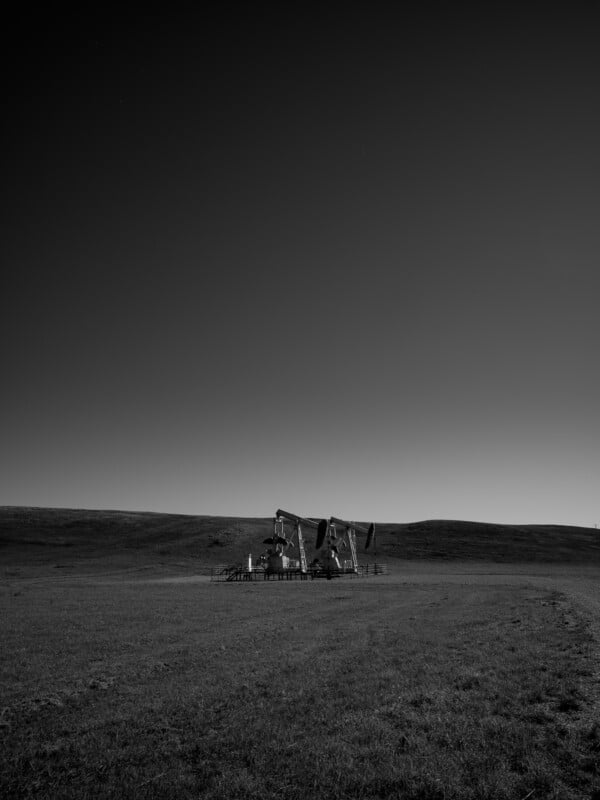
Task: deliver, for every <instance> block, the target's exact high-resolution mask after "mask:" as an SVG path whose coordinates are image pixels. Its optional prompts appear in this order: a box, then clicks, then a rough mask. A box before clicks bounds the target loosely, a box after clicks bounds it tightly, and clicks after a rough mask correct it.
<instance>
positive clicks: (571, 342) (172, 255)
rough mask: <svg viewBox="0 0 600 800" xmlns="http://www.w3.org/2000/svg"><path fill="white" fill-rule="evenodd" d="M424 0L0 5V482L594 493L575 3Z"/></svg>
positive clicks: (569, 503)
mask: <svg viewBox="0 0 600 800" xmlns="http://www.w3.org/2000/svg"><path fill="white" fill-rule="evenodd" d="M425 5H426V4H414V6H411V4H402V9H403V10H402V11H396V12H395V13H393V14H392V13H391V12H390V13H388V14H386V13H384V12H383V11H382V10H381V9H379V10H374V8H373V6H372V5H368V4H365V5H364V6H363V8H362V10H360V9H359V10H356V11H354V12H351V11H350V10H347V11H344V13H343V15H342V16H334V15H330V16H327V14H325V13H323V12H322V11H321V12H319V13H318V14H315V15H314V16H310V15H309V14H308V13H307V12H304V16H302V15H300V14H299V13H298V11H297V9H296V10H293V9H292V8H291V7H289V6H286V7H285V8H286V11H285V12H273V11H272V10H270V11H268V12H267V11H266V10H265V9H263V10H260V9H257V8H256V7H254V8H253V9H252V10H251V11H246V12H244V14H243V16H240V15H239V14H237V12H236V13H234V12H233V10H232V11H231V14H230V16H226V15H225V13H223V14H221V15H217V14H212V15H204V16H198V17H195V18H191V17H188V18H186V17H179V18H177V17H175V16H173V17H170V18H168V19H165V18H162V17H150V16H148V17H138V18H125V17H119V18H114V19H110V18H108V17H104V16H102V14H101V12H98V13H97V15H96V16H95V17H94V16H90V15H88V16H83V15H80V16H78V17H62V18H61V17H55V16H54V17H51V16H50V14H49V12H48V15H47V17H45V18H37V19H34V18H32V17H31V16H29V17H28V18H27V19H23V20H21V21H16V22H15V23H13V24H14V27H13V28H12V29H10V28H9V29H8V30H7V31H6V32H5V37H6V39H7V42H6V48H5V50H6V53H5V59H6V65H5V69H4V82H5V96H6V103H5V113H6V117H5V120H6V121H5V126H4V128H5V138H6V143H5V146H4V156H5V169H4V181H3V183H4V189H5V191H4V196H5V214H4V219H5V224H4V226H3V228H4V232H3V236H2V243H1V248H2V250H1V252H2V261H3V264H4V267H5V269H4V270H3V274H4V278H3V291H2V296H3V300H4V302H3V312H2V321H1V325H2V345H3V353H4V355H3V367H2V373H3V376H4V381H3V389H2V395H1V397H2V399H1V403H2V415H1V419H0V425H1V430H0V442H1V450H0V490H1V493H0V504H4V505H34V506H58V507H60V506H67V507H78V508H98V509H102V508H117V509H132V510H133V509H136V510H150V511H165V512H181V513H191V514H215V515H244V516H245V515H252V516H268V515H270V514H273V513H274V511H275V510H276V509H277V508H279V507H282V508H286V509H288V510H290V511H293V512H295V513H298V514H301V515H314V516H327V515H331V514H333V515H337V516H342V517H346V518H350V519H360V520H371V519H374V520H376V521H394V522H404V521H412V520H419V519H429V518H455V519H468V520H481V521H488V522H505V523H557V524H575V525H586V526H588V525H589V526H593V525H594V524H596V523H598V522H600V492H599V491H598V489H599V481H598V476H599V466H600V461H599V454H600V424H599V412H598V409H599V408H600V374H599V369H598V363H597V353H598V344H599V343H600V320H599V313H598V286H599V284H600V262H599V256H600V224H599V223H600V214H599V212H600V144H599V143H600V100H599V98H600V48H599V47H598V42H599V41H600V25H599V22H598V14H597V13H595V14H594V16H591V14H592V13H593V12H592V11H587V10H585V9H586V6H585V5H584V4H581V6H580V7H579V10H577V9H576V8H574V7H573V6H572V5H563V10H562V12H558V11H557V12H552V10H551V9H550V8H546V9H544V11H543V14H542V12H539V13H538V14H533V13H531V14H530V15H526V14H524V12H523V11H522V10H520V11H512V12H511V11H509V10H504V11H500V10H498V11H497V12H492V11H490V10H489V9H487V8H486V9H485V10H482V11H479V12H470V13H469V15H466V14H463V15H461V14H460V13H458V12H456V10H455V9H454V8H452V9H450V7H448V9H447V10H446V11H445V12H442V11H438V10H435V6H428V7H429V8H430V9H431V11H430V13H429V14H427V13H425V11H423V10H422V11H417V10H416V9H422V8H423V7H424V6H425ZM587 7H588V8H591V6H590V5H589V4H588V6H587ZM232 9H233V7H232ZM407 9H408V10H407ZM411 9H412V10H411Z"/></svg>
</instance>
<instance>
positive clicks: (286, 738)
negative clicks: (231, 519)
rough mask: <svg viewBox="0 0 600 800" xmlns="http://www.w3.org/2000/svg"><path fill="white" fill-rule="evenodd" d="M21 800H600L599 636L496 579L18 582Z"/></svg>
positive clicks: (15, 684) (5, 670)
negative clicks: (598, 794) (598, 799)
mask: <svg viewBox="0 0 600 800" xmlns="http://www.w3.org/2000/svg"><path fill="white" fill-rule="evenodd" d="M1 600H2V606H3V613H2V621H1V623H0V625H1V637H2V643H3V647H2V651H1V656H0V668H1V684H2V686H3V700H2V710H1V717H0V725H1V727H0V736H1V739H2V743H1V752H2V756H1V758H2V769H1V781H0V796H2V797H7V798H17V797H47V798H86V797H90V798H92V797H94V798H99V797H107V798H108V797H115V798H146V797H147V798H261V800H268V799H269V798H301V797H302V798H305V797H307V796H311V797H315V798H387V797H399V798H440V800H441V798H490V799H491V798H523V797H531V798H542V797H543V798H583V797H585V798H589V797H592V793H593V792H594V791H595V790H597V789H598V788H600V784H599V783H598V759H599V756H600V719H598V718H597V717H596V716H595V713H596V712H595V710H594V707H593V706H592V699H593V692H594V685H595V684H594V680H595V673H596V672H597V663H596V662H595V658H596V655H595V643H594V641H593V639H592V637H591V635H590V632H589V629H588V628H587V627H586V625H585V624H584V622H583V620H582V619H580V618H579V617H578V616H577V614H576V613H575V612H574V610H573V609H572V608H571V607H570V605H569V603H568V602H567V601H566V599H565V598H564V597H562V596H561V595H559V594H558V593H556V592H551V591H548V590H545V589H541V588H537V587H532V586H523V585H521V586H514V585H513V586H505V585H502V584H501V583H498V582H496V583H495V584H492V583H489V582H488V583H485V582H481V583H480V584H473V583H470V584H467V583H465V584H464V585H460V584H457V583H448V582H444V579H443V576H441V577H440V578H439V581H437V582H432V583H427V584H425V583H419V582H418V581H417V582H413V583H410V584H409V583H405V582H403V581H402V580H401V579H400V578H398V577H395V576H394V575H390V576H389V577H387V578H371V579H359V580H348V581H344V580H340V581H332V582H308V583H304V582H302V583H297V584H296V583H292V584H289V583H283V584H281V583H277V582H276V583H263V582H259V583H252V584H234V585H230V584H219V583H217V584H212V583H209V582H206V581H198V582H193V581H188V582H178V581H177V580H175V579H171V580H156V579H147V580H139V579H137V578H136V579H132V578H130V577H128V576H127V575H122V576H120V577H115V578H101V577H97V578H95V579H94V578H86V579H78V580H76V579H73V580H70V579H69V578H63V579H61V580H49V579H48V580H37V581H31V580H30V581H21V582H19V581H18V580H16V579H13V580H12V581H4V582H3V584H2V587H1Z"/></svg>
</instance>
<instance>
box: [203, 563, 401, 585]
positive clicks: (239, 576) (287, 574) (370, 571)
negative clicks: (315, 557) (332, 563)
mask: <svg viewBox="0 0 600 800" xmlns="http://www.w3.org/2000/svg"><path fill="white" fill-rule="evenodd" d="M387 571H388V569H387V566H386V565H385V564H381V563H378V562H374V563H372V564H359V565H358V571H357V572H354V570H352V569H347V570H346V569H343V570H324V569H320V568H314V567H309V568H308V570H307V571H306V572H302V570H300V569H286V570H284V571H283V572H272V573H269V572H266V571H265V570H264V569H263V568H262V567H258V568H254V569H252V570H249V569H248V567H247V566H241V565H239V564H218V565H216V566H214V567H211V568H210V579H211V581H221V582H230V583H238V582H240V581H269V580H270V581H285V580H288V581H293V580H315V579H319V578H325V579H332V578H364V577H369V576H372V575H386V574H387Z"/></svg>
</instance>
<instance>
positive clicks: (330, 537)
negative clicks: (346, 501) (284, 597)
mask: <svg viewBox="0 0 600 800" xmlns="http://www.w3.org/2000/svg"><path fill="white" fill-rule="evenodd" d="M286 520H287V521H288V522H292V523H293V524H294V526H295V530H294V532H293V533H292V535H291V536H290V537H289V538H288V537H287V536H286V534H285V521H286ZM303 527H305V528H306V527H310V528H316V529H317V538H316V542H315V550H316V551H317V553H318V555H317V556H316V557H315V558H314V560H313V561H312V562H311V563H310V565H309V564H308V562H307V558H306V547H305V541H304V536H303V533H302V528H303ZM338 527H339V528H341V529H342V531H341V533H339V532H338V530H337V528H338ZM356 532H359V533H362V534H364V535H365V536H366V543H365V550H367V549H368V548H369V545H370V544H371V541H372V540H373V538H374V533H375V526H374V524H373V523H371V525H370V526H369V528H368V529H367V528H363V527H362V526H361V525H357V524H356V523H355V522H348V521H347V520H343V519H339V518H337V517H330V518H329V522H328V521H327V520H325V519H322V520H321V521H320V522H315V521H314V520H312V519H306V518H304V517H299V516H297V515H296V514H290V513H289V512H288V511H283V510H282V509H278V510H277V511H276V513H275V517H274V518H273V536H270V537H268V538H267V539H264V540H263V544H267V545H270V547H269V549H268V550H267V552H266V553H265V554H263V555H262V556H261V557H260V559H259V563H262V565H263V566H264V568H265V571H266V572H267V573H268V574H273V573H282V572H285V571H287V570H297V569H299V570H300V572H302V573H304V574H306V573H307V572H309V571H310V572H311V573H312V574H313V575H314V574H326V575H327V576H331V574H332V573H333V574H341V573H354V574H357V573H358V571H359V569H358V556H357V551H356ZM295 546H297V548H298V554H299V559H292V558H290V557H289V556H288V555H287V553H286V551H288V549H289V548H290V547H295ZM344 550H348V551H349V556H350V558H349V559H345V558H343V555H344V552H343V551H344Z"/></svg>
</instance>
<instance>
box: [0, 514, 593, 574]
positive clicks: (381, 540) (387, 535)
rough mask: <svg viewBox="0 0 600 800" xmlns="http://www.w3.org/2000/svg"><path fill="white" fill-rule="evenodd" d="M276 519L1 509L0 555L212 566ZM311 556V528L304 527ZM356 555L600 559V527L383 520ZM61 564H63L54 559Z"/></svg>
mask: <svg viewBox="0 0 600 800" xmlns="http://www.w3.org/2000/svg"><path fill="white" fill-rule="evenodd" d="M271 531H272V518H270V517H264V518H239V517H209V516H188V515H183V514H155V513H149V512H128V511H87V510H75V509H49V508H23V507H11V506H4V507H0V558H1V559H2V561H3V562H4V563H5V564H9V565H10V564H13V565H14V564H37V565H54V566H62V565H63V564H66V563H69V562H74V561H77V562H79V563H80V562H81V561H87V562H89V563H90V564H91V563H92V562H95V563H98V562H102V561H111V560H112V561H113V562H114V561H115V560H117V559H118V560H119V563H120V564H123V563H130V564H132V565H140V564H144V563H148V562H150V563H163V562H165V561H174V560H181V559H186V560H187V559H193V560H194V562H196V561H197V563H198V564H201V565H204V566H210V565H211V564H218V563H233V562H238V561H241V560H242V559H244V558H245V557H246V556H247V555H248V553H252V554H253V555H255V556H256V555H258V554H260V553H261V552H262V551H263V550H264V549H265V545H263V544H262V540H263V539H264V538H265V537H266V536H268V535H270V533H271ZM305 536H306V539H307V551H308V554H309V556H310V555H311V554H312V545H313V542H314V533H313V532H312V530H307V531H305ZM358 544H359V548H358V549H359V558H360V560H361V561H363V562H366V561H373V560H374V557H375V554H376V556H377V558H378V559H379V560H381V559H383V560H385V561H389V560H395V559H452V560H485V561H497V562H519V561H530V562H531V561H533V562H535V561H537V562H555V563H557V562H562V563H565V562H566V563H576V562H579V563H587V564H600V531H598V530H596V529H594V528H577V527H566V526H558V525H495V524H489V523H481V522H461V521H452V520H429V521H425V522H413V523H408V524H393V523H390V524H378V525H377V537H376V550H373V548H371V549H370V550H369V552H367V553H365V552H364V540H362V539H361V538H359V541H358ZM57 562H59V563H57Z"/></svg>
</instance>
